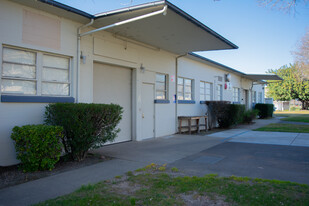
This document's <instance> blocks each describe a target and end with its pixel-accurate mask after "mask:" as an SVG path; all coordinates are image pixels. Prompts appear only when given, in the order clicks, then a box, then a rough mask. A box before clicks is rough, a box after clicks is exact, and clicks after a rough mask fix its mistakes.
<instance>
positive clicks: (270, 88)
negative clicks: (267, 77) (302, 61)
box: [267, 65, 297, 101]
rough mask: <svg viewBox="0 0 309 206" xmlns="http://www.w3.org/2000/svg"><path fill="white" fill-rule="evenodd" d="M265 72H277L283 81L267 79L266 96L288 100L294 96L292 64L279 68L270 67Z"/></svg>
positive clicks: (293, 70)
mask: <svg viewBox="0 0 309 206" xmlns="http://www.w3.org/2000/svg"><path fill="white" fill-rule="evenodd" d="M267 73H274V74H277V75H278V76H279V77H281V78H282V79H283V81H268V82H267V83H268V85H267V96H268V97H272V98H273V99H274V100H277V101H290V100H292V99H294V98H296V96H297V95H296V94H295V92H294V88H293V87H294V84H295V74H296V68H295V66H293V65H290V66H289V67H288V66H283V67H281V68H280V69H275V70H273V69H270V70H268V71H267Z"/></svg>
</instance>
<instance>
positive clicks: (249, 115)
mask: <svg viewBox="0 0 309 206" xmlns="http://www.w3.org/2000/svg"><path fill="white" fill-rule="evenodd" d="M258 113H259V111H258V110H256V109H253V110H247V111H245V112H244V113H243V123H247V124H249V123H251V122H252V121H253V120H254V119H255V118H256V116H257V115H258Z"/></svg>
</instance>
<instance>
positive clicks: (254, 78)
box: [246, 74, 283, 84]
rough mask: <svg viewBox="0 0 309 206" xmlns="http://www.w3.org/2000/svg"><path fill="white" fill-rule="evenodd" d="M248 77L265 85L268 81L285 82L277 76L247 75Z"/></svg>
mask: <svg viewBox="0 0 309 206" xmlns="http://www.w3.org/2000/svg"><path fill="white" fill-rule="evenodd" d="M246 77H247V78H248V79H251V80H254V81H255V82H263V83H264V84H266V82H265V81H266V80H278V81H282V80H283V79H282V78H281V77H279V76H278V75H276V74H246Z"/></svg>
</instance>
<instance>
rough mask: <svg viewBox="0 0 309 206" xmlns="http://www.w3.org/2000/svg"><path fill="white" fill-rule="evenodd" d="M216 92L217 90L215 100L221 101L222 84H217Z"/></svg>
mask: <svg viewBox="0 0 309 206" xmlns="http://www.w3.org/2000/svg"><path fill="white" fill-rule="evenodd" d="M216 92H217V100H219V101H221V100H222V85H221V84H217V86H216Z"/></svg>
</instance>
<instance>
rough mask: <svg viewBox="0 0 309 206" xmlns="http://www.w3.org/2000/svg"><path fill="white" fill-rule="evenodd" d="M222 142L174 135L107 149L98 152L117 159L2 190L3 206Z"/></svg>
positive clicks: (36, 199)
mask: <svg viewBox="0 0 309 206" xmlns="http://www.w3.org/2000/svg"><path fill="white" fill-rule="evenodd" d="M222 139H223V138H220V137H219V138H217V137H216V138H212V137H207V136H203V135H172V136H168V137H162V138H157V139H151V140H146V141H141V142H127V143H121V144H114V145H109V146H105V147H102V148H101V149H99V150H96V152H98V153H100V154H104V155H108V156H111V157H114V158H115V159H113V160H110V161H106V162H102V163H98V164H95V165H91V166H87V167H83V168H80V169H76V170H72V171H68V172H64V173H60V174H57V175H54V176H50V177H46V178H42V179H38V180H35V181H31V182H27V183H24V184H20V185H17V186H12V187H8V188H4V189H2V190H0V205H1V206H10V205H18V206H22V205H30V204H35V203H38V202H41V201H44V200H48V199H51V198H56V197H58V196H61V195H65V194H69V193H71V192H73V191H75V190H76V189H78V188H80V187H81V186H82V185H87V184H90V183H97V182H99V181H103V180H107V179H111V178H113V177H115V176H117V175H123V174H125V173H126V172H127V171H133V170H136V169H138V168H141V167H144V166H146V165H148V164H150V163H157V164H164V163H172V162H174V161H177V160H179V159H182V158H184V157H186V156H190V155H193V154H195V153H198V152H201V151H203V150H205V149H208V148H210V147H213V146H215V145H217V144H220V143H222V141H221V140H222ZM193 140H194V141H193Z"/></svg>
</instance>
